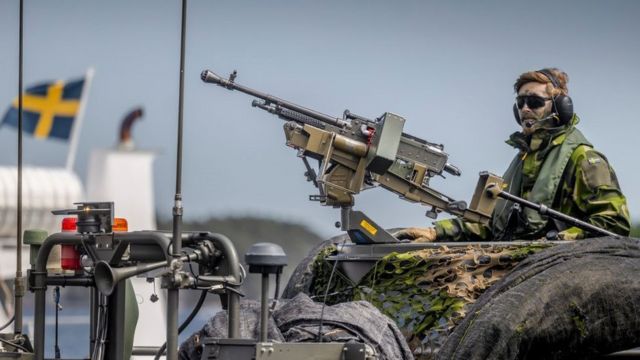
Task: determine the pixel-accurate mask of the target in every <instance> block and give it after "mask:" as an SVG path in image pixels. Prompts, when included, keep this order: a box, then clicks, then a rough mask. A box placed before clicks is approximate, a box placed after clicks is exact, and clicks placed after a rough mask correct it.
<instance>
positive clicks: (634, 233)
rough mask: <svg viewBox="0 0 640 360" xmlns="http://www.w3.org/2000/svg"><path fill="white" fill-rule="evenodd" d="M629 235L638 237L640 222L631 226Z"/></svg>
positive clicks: (639, 235)
mask: <svg viewBox="0 0 640 360" xmlns="http://www.w3.org/2000/svg"><path fill="white" fill-rule="evenodd" d="M630 236H631V237H634V238H640V224H636V225H634V226H632V227H631V235H630Z"/></svg>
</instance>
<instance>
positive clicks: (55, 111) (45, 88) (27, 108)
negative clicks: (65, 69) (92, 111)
mask: <svg viewBox="0 0 640 360" xmlns="http://www.w3.org/2000/svg"><path fill="white" fill-rule="evenodd" d="M84 84H85V80H84V79H81V80H76V81H70V82H67V83H65V82H63V81H54V82H46V83H43V84H39V85H36V86H32V87H29V88H27V90H26V91H25V92H24V94H23V95H22V108H23V114H22V130H23V131H24V132H26V133H29V134H31V135H33V136H34V137H35V138H38V139H46V138H57V139H63V140H68V139H69V137H70V136H71V129H72V127H73V122H74V120H75V118H76V115H77V114H78V109H79V108H80V99H81V97H82V89H83V87H84ZM5 124H6V125H11V126H14V127H16V128H17V127H18V98H17V97H16V98H15V99H14V100H13V102H12V103H11V107H10V108H9V110H7V112H6V113H5V115H4V118H3V119H2V125H5Z"/></svg>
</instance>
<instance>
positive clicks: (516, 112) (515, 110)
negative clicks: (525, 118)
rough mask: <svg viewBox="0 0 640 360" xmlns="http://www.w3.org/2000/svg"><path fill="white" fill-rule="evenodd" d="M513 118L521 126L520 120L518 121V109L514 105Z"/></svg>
mask: <svg viewBox="0 0 640 360" xmlns="http://www.w3.org/2000/svg"><path fill="white" fill-rule="evenodd" d="M513 116H515V118H516V122H517V123H518V125H522V120H520V112H519V111H518V107H517V106H516V104H513Z"/></svg>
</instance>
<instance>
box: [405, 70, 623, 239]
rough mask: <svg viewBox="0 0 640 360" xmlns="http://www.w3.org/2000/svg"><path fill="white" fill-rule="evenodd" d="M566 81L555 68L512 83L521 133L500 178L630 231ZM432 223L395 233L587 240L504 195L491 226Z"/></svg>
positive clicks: (513, 188) (520, 191) (520, 192)
mask: <svg viewBox="0 0 640 360" xmlns="http://www.w3.org/2000/svg"><path fill="white" fill-rule="evenodd" d="M567 82H568V76H567V74H566V73H564V72H562V71H560V70H558V69H556V68H546V69H542V70H538V71H529V72H525V73H523V74H522V75H520V77H518V79H517V80H516V82H515V84H514V90H515V92H516V94H517V97H516V102H515V104H514V106H513V111H514V115H515V118H516V122H517V123H518V124H519V125H520V126H521V127H522V130H521V131H518V132H515V133H514V134H512V135H511V136H510V138H509V140H507V143H508V144H509V145H511V146H513V147H514V148H516V149H517V150H518V154H517V155H516V156H515V158H514V159H513V161H512V162H511V164H510V165H509V168H508V169H507V171H506V173H505V174H504V176H503V177H504V180H505V184H506V188H505V190H506V191H507V192H509V193H512V194H514V195H517V196H521V197H523V198H525V199H528V200H531V201H534V202H536V203H542V204H544V205H547V206H549V207H550V208H552V209H555V210H558V211H561V212H563V213H565V214H567V215H570V216H573V217H576V218H579V219H582V220H585V221H587V222H589V223H591V224H593V225H595V226H598V227H601V228H603V229H607V230H609V231H612V232H615V233H618V234H620V235H624V236H628V235H629V231H630V220H629V211H628V208H627V202H626V199H625V197H624V195H623V194H622V191H621V190H620V185H619V184H618V180H617V178H616V175H615V173H614V171H613V168H611V166H610V165H609V163H608V161H607V159H606V157H605V156H604V155H602V154H601V153H599V152H597V151H596V150H594V149H593V146H592V145H591V144H590V143H589V142H588V141H587V139H586V138H585V137H584V136H583V135H582V133H581V132H580V131H579V130H578V129H577V128H576V125H577V124H578V122H579V121H580V119H579V118H578V116H577V115H576V114H574V112H573V104H572V102H571V98H570V97H569V96H568V92H569V90H568V89H567ZM434 225H435V226H434V227H430V228H407V229H405V230H402V231H400V232H398V233H396V236H398V237H399V238H401V239H402V238H404V239H414V240H415V241H418V242H424V241H436V240H437V241H478V240H494V241H510V240H512V239H523V240H534V239H539V238H542V237H545V236H546V237H547V238H556V237H557V238H559V239H565V240H574V239H582V238H584V237H585V232H584V231H583V230H581V229H579V228H577V227H567V226H566V225H565V224H564V223H562V222H559V221H555V220H553V219H548V218H547V217H544V216H541V215H539V214H538V213H536V212H535V211H533V210H530V209H522V208H520V207H519V206H518V204H514V203H512V202H509V201H505V200H502V199H500V200H498V203H497V204H496V208H495V210H494V212H493V215H492V218H491V222H490V224H489V226H483V225H481V224H477V223H471V222H465V221H463V220H461V219H457V218H455V219H446V220H441V221H437V222H435V223H434ZM556 234H557V236H556Z"/></svg>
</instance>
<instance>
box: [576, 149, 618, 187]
mask: <svg viewBox="0 0 640 360" xmlns="http://www.w3.org/2000/svg"><path fill="white" fill-rule="evenodd" d="M580 168H581V170H582V176H583V179H584V182H585V183H586V184H587V186H588V187H589V188H591V189H596V188H598V187H600V186H611V185H613V182H612V179H611V170H610V169H609V164H608V163H607V160H606V159H605V158H604V157H603V156H602V155H600V154H599V153H598V152H596V151H587V152H586V153H585V158H584V160H583V161H582V162H581V163H580Z"/></svg>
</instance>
